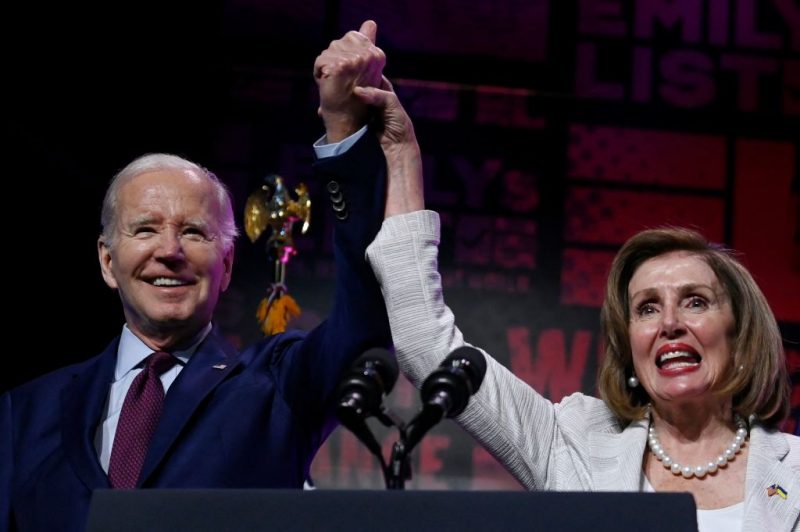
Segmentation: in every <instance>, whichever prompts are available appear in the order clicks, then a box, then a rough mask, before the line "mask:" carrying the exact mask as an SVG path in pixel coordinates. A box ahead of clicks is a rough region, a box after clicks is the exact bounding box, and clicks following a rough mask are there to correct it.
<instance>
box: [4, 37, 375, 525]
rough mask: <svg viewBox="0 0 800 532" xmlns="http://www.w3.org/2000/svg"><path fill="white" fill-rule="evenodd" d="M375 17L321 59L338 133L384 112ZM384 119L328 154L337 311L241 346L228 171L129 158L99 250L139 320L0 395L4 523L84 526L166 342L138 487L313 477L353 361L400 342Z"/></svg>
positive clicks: (111, 197) (326, 102)
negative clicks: (230, 322) (383, 288)
mask: <svg viewBox="0 0 800 532" xmlns="http://www.w3.org/2000/svg"><path fill="white" fill-rule="evenodd" d="M375 31H376V28H375V25H374V23H371V22H368V23H365V24H364V25H363V26H362V28H361V30H360V32H349V33H348V34H347V35H345V36H344V37H343V38H342V39H340V40H338V41H334V42H333V43H331V46H330V47H329V48H328V49H327V50H326V51H325V52H323V53H322V54H321V55H320V56H319V57H318V58H317V62H316V64H315V70H314V74H315V78H316V80H317V83H318V85H319V91H320V111H319V112H320V116H321V117H322V118H323V121H324V123H325V128H326V135H327V142H329V143H337V142H339V141H341V140H343V139H345V138H346V137H349V136H350V135H351V134H352V133H354V132H356V131H357V130H358V129H359V128H361V127H362V126H363V125H364V124H365V123H366V119H367V115H368V112H367V109H366V107H365V105H364V104H363V103H362V102H361V101H359V99H358V98H356V97H355V96H354V95H353V94H352V92H353V88H354V87H355V86H356V85H359V84H360V85H365V84H370V85H373V86H377V85H378V84H380V82H381V71H382V68H383V54H382V52H381V51H380V50H379V49H377V48H375V47H374V46H371V47H366V49H365V47H364V46H363V44H364V42H365V39H370V40H371V41H372V42H374V39H375ZM355 49H357V50H359V51H358V53H351V52H352V50H355ZM378 135H380V133H378ZM378 135H374V134H370V133H368V134H363V135H362V136H360V137H351V138H357V139H358V140H357V141H356V142H355V143H352V142H351V143H350V144H348V145H346V146H345V147H344V152H343V153H340V154H337V152H336V150H334V151H333V156H331V157H326V158H323V159H319V160H318V161H317V162H316V163H315V170H316V173H317V174H319V175H320V176H322V178H323V179H324V180H325V181H324V182H325V183H326V188H327V190H328V191H329V192H330V193H331V196H332V197H331V199H332V201H333V203H334V206H335V210H336V219H337V222H336V228H335V234H334V243H335V260H336V271H337V280H336V290H335V295H334V303H333V307H332V310H331V313H330V316H329V318H328V319H327V320H326V321H325V322H324V323H323V324H321V325H320V326H318V327H317V328H316V329H314V330H313V331H311V332H310V333H309V334H307V335H304V334H301V333H298V332H294V333H284V334H278V335H274V336H271V337H269V338H265V339H264V340H262V341H260V342H259V343H257V344H256V345H254V346H253V347H251V348H249V349H246V350H244V351H243V352H241V353H237V352H236V350H235V349H233V348H232V347H231V346H230V345H229V344H227V343H226V342H225V340H224V339H223V338H222V337H221V336H220V335H219V333H218V332H217V331H216V330H215V329H214V327H213V326H212V324H211V316H212V313H213V310H214V307H215V306H216V303H217V300H218V298H219V295H220V293H221V292H223V291H224V290H225V289H226V288H227V286H228V283H229V281H230V278H231V271H232V266H233V240H234V237H235V236H236V228H235V224H234V221H233V212H232V210H231V201H230V197H229V195H228V193H227V191H226V190H225V188H224V187H223V186H222V185H221V183H219V181H217V179H216V178H215V177H214V176H213V174H210V173H209V172H207V171H206V170H204V169H203V168H201V167H199V166H197V165H195V164H194V163H191V162H189V161H186V160H185V159H181V158H178V157H174V156H168V155H163V154H157V155H150V156H145V157H143V158H139V159H137V160H136V161H134V162H133V163H131V164H130V165H128V166H127V167H126V168H125V169H123V170H122V171H121V172H120V173H119V174H118V175H117V177H116V178H115V179H114V181H113V182H112V184H111V186H110V187H109V191H108V193H107V195H106V200H105V202H104V208H103V216H102V222H103V233H102V235H101V236H100V238H99V241H98V254H99V259H100V267H101V271H102V275H103V278H104V280H105V281H106V283H107V284H108V285H109V286H110V287H111V288H113V289H116V290H117V291H118V293H119V296H120V299H121V301H122V305H123V310H124V314H125V319H126V324H125V326H124V327H123V331H122V334H121V335H120V336H119V337H117V338H115V339H114V340H113V341H112V342H111V343H110V344H109V346H108V347H107V348H106V350H105V351H104V352H103V353H101V354H100V355H98V356H96V357H94V358H92V359H90V360H87V361H85V362H83V363H79V364H76V365H73V366H70V367H67V368H63V369H61V370H58V371H55V372H53V373H51V374H49V375H46V376H43V377H40V378H38V379H36V380H34V381H32V382H30V383H28V384H25V385H23V386H20V387H18V388H16V389H14V390H11V391H10V392H8V393H5V394H3V395H2V396H0V531H1V532H6V531H9V530H18V531H39V530H41V531H52V530H60V531H82V530H83V529H84V527H85V524H86V518H87V514H88V509H89V502H90V498H91V495H92V491H93V490H95V489H99V488H109V487H111V484H110V483H109V477H108V469H109V462H110V461H113V460H111V455H112V453H111V451H112V448H113V445H114V439H115V435H116V434H117V432H116V428H117V426H118V423H119V421H120V411H121V410H122V404H123V402H124V399H125V397H126V394H127V391H128V389H129V388H130V387H131V383H132V382H133V380H134V379H135V378H136V376H137V375H138V374H139V373H140V372H141V371H142V363H143V361H144V359H145V358H147V356H148V355H149V354H151V353H152V352H156V351H160V352H168V353H169V354H170V355H171V356H172V357H174V358H175V359H176V361H177V363H176V364H175V365H174V366H172V368H171V369H169V370H167V371H166V372H165V373H164V374H163V375H161V377H160V380H161V383H162V385H163V387H164V389H165V390H166V395H165V396H164V401H163V411H162V413H161V416H160V419H159V421H158V422H157V425H156V428H155V432H154V434H153V436H152V439H151V440H150V443H149V447H148V448H147V451H146V455H145V457H144V463H143V465H142V466H141V472H140V474H139V476H138V481H136V484H135V486H136V487H138V488H248V487H253V488H300V487H301V486H302V485H303V481H304V479H305V478H306V477H307V475H308V470H309V467H310V464H311V460H312V458H313V456H314V454H315V452H316V451H317V449H318V448H319V446H320V445H321V444H322V442H323V441H324V439H325V437H326V436H327V435H328V434H329V433H330V431H331V430H332V428H333V427H334V416H333V406H334V404H333V399H335V398H334V397H333V395H335V394H334V393H333V392H334V390H335V387H336V384H337V381H338V379H339V376H340V375H341V373H342V371H343V370H344V369H346V367H347V366H348V365H349V364H350V363H351V362H352V360H353V359H354V358H355V357H356V356H357V355H359V354H360V353H362V352H363V351H364V350H366V349H367V348H369V347H374V346H386V345H388V344H389V343H390V333H389V328H388V322H387V319H386V315H385V309H384V304H383V301H382V299H381V295H380V290H379V288H378V285H377V283H376V281H375V279H374V277H373V274H372V272H371V270H370V268H369V266H368V265H367V263H366V261H365V249H366V246H367V245H368V244H369V243H370V241H371V240H372V238H373V237H374V235H375V234H376V232H377V230H378V228H379V225H380V222H381V220H382V219H383V215H384V212H383V209H384V205H383V201H384V195H385V159H384V156H383V154H382V152H381V149H380V143H379V140H380V139H379V136H378ZM323 144H325V141H323ZM334 146H335V145H334ZM376 176H379V179H378V181H376Z"/></svg>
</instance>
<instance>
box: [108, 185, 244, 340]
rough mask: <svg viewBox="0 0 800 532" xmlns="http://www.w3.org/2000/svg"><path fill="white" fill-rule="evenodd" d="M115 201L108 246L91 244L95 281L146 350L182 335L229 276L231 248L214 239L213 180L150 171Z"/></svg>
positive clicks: (198, 323) (210, 307)
mask: <svg viewBox="0 0 800 532" xmlns="http://www.w3.org/2000/svg"><path fill="white" fill-rule="evenodd" d="M117 199H118V202H117V224H116V228H115V237H114V243H113V247H111V248H109V247H108V246H107V245H106V243H105V242H103V240H102V239H100V241H99V242H98V252H99V256H100V267H101V269H102V272H103V279H105V281H106V284H108V286H110V287H111V288H116V289H118V291H119V295H120V299H121V300H122V306H123V310H124V312H125V319H126V320H127V322H128V327H130V329H131V330H132V331H133V332H134V333H135V334H136V335H137V336H139V337H140V338H141V339H142V340H145V343H147V344H148V345H150V347H151V348H153V349H164V348H167V347H173V346H175V345H176V344H179V343H181V342H183V341H186V340H189V339H190V338H192V337H193V336H194V335H195V334H196V333H197V332H198V331H199V330H200V329H201V328H203V327H204V326H205V325H206V324H207V323H208V322H209V321H210V320H211V315H212V312H213V311H214V307H215V306H216V304H217V300H218V299H219V295H220V293H222V292H223V291H224V290H225V289H226V288H227V287H228V283H229V282H230V278H231V267H232V265H233V248H232V246H231V249H230V250H228V251H227V252H226V251H225V249H224V246H223V243H222V235H221V234H220V223H219V220H220V219H221V217H222V215H223V213H222V212H221V210H220V206H219V205H218V203H217V201H216V194H215V190H214V187H213V185H212V184H211V183H210V182H209V181H208V180H207V179H205V178H200V177H198V176H196V175H195V174H194V173H192V172H190V171H186V170H172V169H169V170H156V171H152V172H148V173H144V174H140V175H138V176H136V177H134V178H132V179H131V180H130V181H128V182H127V183H125V184H123V185H122V187H121V188H120V189H119V195H118V198H117ZM151 344H152V345H151Z"/></svg>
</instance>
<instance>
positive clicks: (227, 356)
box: [138, 329, 240, 486]
mask: <svg viewBox="0 0 800 532" xmlns="http://www.w3.org/2000/svg"><path fill="white" fill-rule="evenodd" d="M239 364H240V361H239V358H238V354H237V352H236V350H235V349H234V348H233V346H231V345H230V344H229V343H228V342H226V341H225V340H224V339H223V338H222V337H221V336H220V335H219V334H218V333H217V331H216V329H215V330H212V331H211V333H210V334H209V335H208V338H206V339H205V340H204V341H203V343H202V344H201V346H200V347H199V348H198V350H197V351H196V352H195V353H194V354H193V355H192V357H191V358H190V359H189V362H188V363H187V364H186V367H185V368H183V370H182V371H181V373H180V374H179V375H178V378H177V379H175V382H174V383H173V384H172V386H170V389H169V391H168V392H167V395H166V397H165V399H164V410H163V413H162V414H161V420H160V421H159V423H158V426H157V427H156V432H155V434H154V435H153V439H152V440H150V448H149V450H148V452H147V457H146V458H145V461H144V465H143V466H142V472H141V475H140V476H139V483H138V485H139V486H142V485H143V484H144V483H145V482H146V481H147V479H148V477H149V476H150V475H151V474H152V473H153V471H154V470H155V469H156V467H157V466H158V464H159V463H160V462H161V461H162V460H163V459H164V456H165V455H166V453H167V451H168V450H169V448H170V446H171V445H172V444H173V442H174V441H175V440H176V439H177V437H178V435H179V434H180V433H181V431H182V430H183V428H184V426H185V425H186V423H187V422H188V421H189V418H190V417H191V416H192V414H194V412H195V410H197V408H198V406H199V405H200V403H201V402H202V401H203V399H204V398H205V397H206V396H207V395H208V394H209V393H210V392H211V391H212V390H213V389H214V388H216V386H217V385H218V384H219V383H220V382H222V381H223V380H224V379H225V378H227V377H228V376H229V375H231V374H232V373H233V371H234V370H235V369H236V368H237V367H238V366H239Z"/></svg>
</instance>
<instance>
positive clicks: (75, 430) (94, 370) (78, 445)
mask: <svg viewBox="0 0 800 532" xmlns="http://www.w3.org/2000/svg"><path fill="white" fill-rule="evenodd" d="M118 342H119V339H117V340H115V341H113V342H112V343H111V345H109V346H108V347H107V348H106V350H105V351H104V352H103V353H102V354H101V355H100V356H99V357H97V358H95V359H94V360H90V361H89V362H87V363H86V365H82V366H79V367H78V368H77V369H76V372H75V374H74V375H73V376H72V382H70V383H69V384H68V385H67V386H66V387H65V388H64V391H63V392H62V394H61V434H62V438H63V442H64V443H63V444H64V452H65V454H66V455H67V457H68V459H69V460H70V462H71V463H72V466H73V469H74V470H75V473H76V474H77V475H78V477H79V478H80V479H81V481H82V482H83V483H84V484H85V485H86V487H88V488H89V489H96V488H108V487H110V485H109V483H108V476H107V475H106V473H105V471H103V468H102V466H101V465H100V461H99V460H98V458H97V450H96V449H95V446H94V440H95V433H96V431H97V425H98V423H100V420H101V419H102V418H103V407H104V406H105V404H106V399H107V397H108V390H109V387H110V386H111V382H112V380H113V378H114V365H115V360H116V353H117V344H118Z"/></svg>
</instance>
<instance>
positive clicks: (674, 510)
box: [87, 489, 697, 532]
mask: <svg viewBox="0 0 800 532" xmlns="http://www.w3.org/2000/svg"><path fill="white" fill-rule="evenodd" d="M206 530H207V531H215V532H220V531H225V532H240V531H241V532H254V531H261V530H264V531H267V530H269V531H292V532H294V531H298V532H299V531H302V532H315V531H320V532H338V531H342V532H344V531H347V532H352V531H372V530H374V531H379V532H395V531H397V532H401V531H402V532H408V531H415V532H416V531H423V532H424V531H437V532H441V531H451V530H452V531H458V532H466V531H498V532H501V531H502V532H507V531H515V530H547V531H573V530H581V531H584V530H590V531H592V532H601V531H605V530H609V531H610V530H614V531H618V530H624V531H625V532H633V531H637V530H642V531H647V532H657V531H664V532H667V531H668V532H682V531H692V532H696V531H697V513H696V509H695V504H694V499H693V498H692V496H691V495H690V494H688V493H609V492H600V493H598V492H592V493H587V492H503V491H377V490H376V491H344V490H314V491H297V490H185V489H181V490H163V489H153V490H136V491H121V490H98V491H96V492H95V494H94V497H93V499H92V505H91V510H90V514H89V525H88V528H87V532H100V531H103V532H106V531H114V532H127V531H131V532H134V531H135V532H141V531H147V532H161V531H164V532H180V531H192V532H203V531H206Z"/></svg>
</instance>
